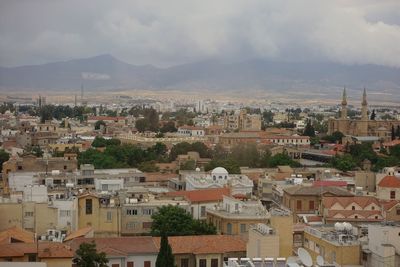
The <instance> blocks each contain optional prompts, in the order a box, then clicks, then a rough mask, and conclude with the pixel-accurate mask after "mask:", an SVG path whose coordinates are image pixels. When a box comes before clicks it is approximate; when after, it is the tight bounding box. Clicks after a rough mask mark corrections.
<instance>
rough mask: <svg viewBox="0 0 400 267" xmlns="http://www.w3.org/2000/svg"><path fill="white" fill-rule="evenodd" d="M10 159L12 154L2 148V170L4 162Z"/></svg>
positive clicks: (0, 167) (0, 151)
mask: <svg viewBox="0 0 400 267" xmlns="http://www.w3.org/2000/svg"><path fill="white" fill-rule="evenodd" d="M9 159H10V154H8V153H7V152H6V151H5V150H4V149H0V172H1V171H2V170H3V163H4V162H6V161H7V160H9Z"/></svg>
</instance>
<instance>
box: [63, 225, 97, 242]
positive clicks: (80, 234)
mask: <svg viewBox="0 0 400 267" xmlns="http://www.w3.org/2000/svg"><path fill="white" fill-rule="evenodd" d="M91 231H93V228H92V227H85V228H81V229H78V230H76V231H75V232H73V233H71V234H69V235H68V236H67V237H66V238H65V239H64V242H66V241H68V240H72V239H74V238H78V237H85V236H86V235H87V234H88V233H90V232H91Z"/></svg>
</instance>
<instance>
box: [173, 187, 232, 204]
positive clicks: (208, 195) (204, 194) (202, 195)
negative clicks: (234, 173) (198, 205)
mask: <svg viewBox="0 0 400 267" xmlns="http://www.w3.org/2000/svg"><path fill="white" fill-rule="evenodd" d="M166 195H167V196H183V197H185V198H186V199H187V200H189V201H190V202H192V203H193V202H215V201H222V199H223V196H224V195H225V196H229V195H230V189H229V188H228V187H223V188H211V189H203V190H193V191H176V192H169V193H167V194H166Z"/></svg>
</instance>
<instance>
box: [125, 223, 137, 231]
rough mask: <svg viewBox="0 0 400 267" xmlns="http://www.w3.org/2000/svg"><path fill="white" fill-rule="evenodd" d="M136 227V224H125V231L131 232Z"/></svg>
mask: <svg viewBox="0 0 400 267" xmlns="http://www.w3.org/2000/svg"><path fill="white" fill-rule="evenodd" d="M136 227H137V223H135V222H127V223H126V229H129V230H132V229H135V228H136Z"/></svg>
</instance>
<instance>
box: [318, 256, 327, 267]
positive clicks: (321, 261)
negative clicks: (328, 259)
mask: <svg viewBox="0 0 400 267" xmlns="http://www.w3.org/2000/svg"><path fill="white" fill-rule="evenodd" d="M317 264H318V265H319V266H323V265H324V264H325V261H324V258H323V257H322V256H317Z"/></svg>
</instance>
